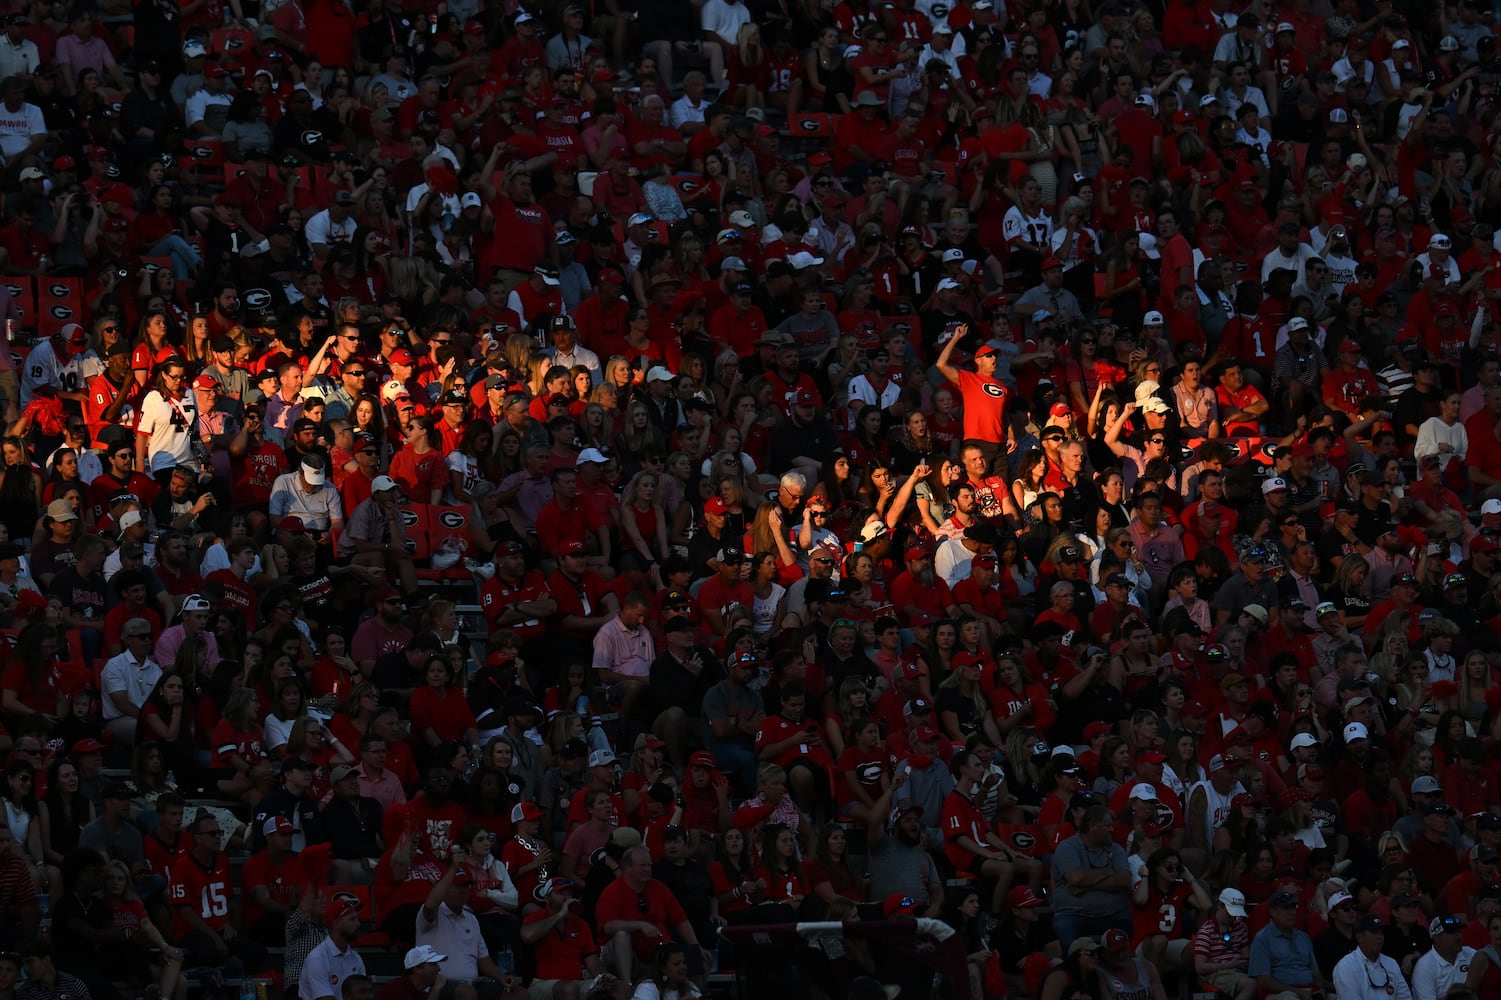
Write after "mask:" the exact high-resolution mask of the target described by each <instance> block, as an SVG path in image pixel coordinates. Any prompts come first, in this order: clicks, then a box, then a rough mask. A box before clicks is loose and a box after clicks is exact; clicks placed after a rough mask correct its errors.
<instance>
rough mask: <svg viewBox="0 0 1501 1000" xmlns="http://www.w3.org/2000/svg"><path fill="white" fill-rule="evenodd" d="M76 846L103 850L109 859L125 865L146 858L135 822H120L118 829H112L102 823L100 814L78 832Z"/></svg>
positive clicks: (143, 845)
mask: <svg viewBox="0 0 1501 1000" xmlns="http://www.w3.org/2000/svg"><path fill="white" fill-rule="evenodd" d="M78 846H79V847H86V848H89V849H90V850H95V851H103V852H104V853H105V854H107V855H109V858H110V860H111V861H123V862H125V863H126V864H127V865H133V864H135V863H136V862H137V861H144V860H145V859H146V845H145V843H144V842H143V841H142V840H141V831H140V830H137V829H136V827H135V824H133V823H130V822H126V823H122V824H120V829H119V830H118V831H112V830H110V828H109V827H108V826H106V825H105V824H104V817H102V816H101V817H99V818H98V819H96V820H94V821H93V822H91V823H89V824H88V825H87V826H85V827H84V828H83V829H82V830H80V831H79V832H78Z"/></svg>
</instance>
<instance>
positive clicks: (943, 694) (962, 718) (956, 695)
mask: <svg viewBox="0 0 1501 1000" xmlns="http://www.w3.org/2000/svg"><path fill="white" fill-rule="evenodd" d="M935 698H936V704H935V705H934V707H935V708H937V709H938V711H939V713H940V717H942V713H944V712H953V713H954V715H955V717H956V718H957V719H958V722H959V731H960V732H961V733H963V734H964V735H965V736H968V735H969V734H970V733H973V732H974V731H975V730H977V729H979V728H980V721H981V718H980V713H979V711H977V710H976V708H975V703H974V701H973V700H972V699H970V698H967V697H965V694H964V692H963V691H960V690H959V689H958V688H956V687H944V688H939V689H938V694H937V695H936V696H935Z"/></svg>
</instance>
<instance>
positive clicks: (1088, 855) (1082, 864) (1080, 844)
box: [1053, 834, 1131, 917]
mask: <svg viewBox="0 0 1501 1000" xmlns="http://www.w3.org/2000/svg"><path fill="white" fill-rule="evenodd" d="M1079 869H1085V870H1088V869H1095V870H1109V871H1114V872H1126V871H1129V870H1130V869H1129V866H1128V865H1127V863H1126V852H1125V850H1124V849H1122V848H1121V845H1119V844H1117V843H1115V842H1114V841H1111V842H1110V844H1109V845H1108V846H1106V847H1102V848H1100V849H1099V850H1097V851H1095V850H1090V848H1089V847H1088V846H1087V845H1086V844H1085V843H1084V838H1083V837H1081V836H1079V835H1078V834H1075V835H1074V836H1072V837H1070V838H1068V839H1067V840H1065V841H1064V842H1063V843H1061V844H1059V845H1058V849H1057V850H1056V851H1054V852H1053V909H1054V911H1055V912H1060V913H1082V914H1085V915H1087V916H1092V917H1109V916H1114V915H1116V914H1126V915H1129V914H1130V912H1131V904H1130V897H1129V896H1128V895H1127V894H1126V890H1124V889H1086V890H1085V891H1084V892H1083V893H1082V894H1079V895H1075V894H1074V893H1073V892H1072V891H1071V890H1070V889H1069V886H1068V879H1067V878H1065V875H1066V874H1067V873H1068V872H1071V871H1076V870H1079Z"/></svg>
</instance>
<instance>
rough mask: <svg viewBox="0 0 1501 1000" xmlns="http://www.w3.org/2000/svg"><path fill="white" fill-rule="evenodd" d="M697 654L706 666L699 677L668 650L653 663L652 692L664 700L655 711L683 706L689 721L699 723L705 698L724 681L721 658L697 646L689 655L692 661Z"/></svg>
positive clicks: (699, 673) (664, 641) (700, 671)
mask: <svg viewBox="0 0 1501 1000" xmlns="http://www.w3.org/2000/svg"><path fill="white" fill-rule="evenodd" d="M663 645H664V647H665V645H666V640H663ZM694 653H697V654H698V659H699V662H700V663H702V664H703V667H702V669H700V670H699V672H698V673H697V674H694V673H693V672H692V671H690V670H688V669H687V668H686V667H684V666H683V665H682V664H681V663H680V662H678V658H677V657H676V656H674V655H672V652H671V651H670V650H668V649H665V648H664V649H663V650H662V652H661V653H659V654H658V655H657V658H656V659H655V660H653V661H652V663H651V684H650V690H652V691H654V692H657V694H658V695H659V696H660V697H661V699H662V700H661V702H660V704H659V705H658V706H657V709H656V711H658V712H661V711H665V710H666V709H668V708H670V707H671V706H673V705H680V706H682V709H683V712H684V713H685V714H686V715H687V716H688V717H689V718H690V719H697V718H698V717H699V714H700V712H701V710H702V708H703V704H704V695H706V694H708V693H709V689H710V688H711V687H713V686H714V685H715V684H718V683H719V682H720V681H722V680H724V669H723V668H722V667H720V665H719V657H717V656H715V655H714V651H713V650H711V649H705V648H704V647H702V646H694V647H693V649H692V651H691V652H690V653H689V658H690V659H691V658H692V656H693V654H694Z"/></svg>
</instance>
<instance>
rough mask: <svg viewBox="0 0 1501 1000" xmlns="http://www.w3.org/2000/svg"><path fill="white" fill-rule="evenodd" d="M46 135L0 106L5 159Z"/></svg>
mask: <svg viewBox="0 0 1501 1000" xmlns="http://www.w3.org/2000/svg"><path fill="white" fill-rule="evenodd" d="M742 9H743V8H742ZM46 134H47V120H46V119H45V118H44V117H42V109H41V108H39V107H37V106H36V105H35V104H27V103H26V102H25V101H22V102H21V106H20V107H19V108H17V109H16V110H14V111H7V110H6V109H5V105H4V104H0V153H3V154H4V155H5V156H6V157H11V156H19V155H21V154H22V153H24V152H26V147H27V146H29V145H31V137H32V136H35V135H46Z"/></svg>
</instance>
